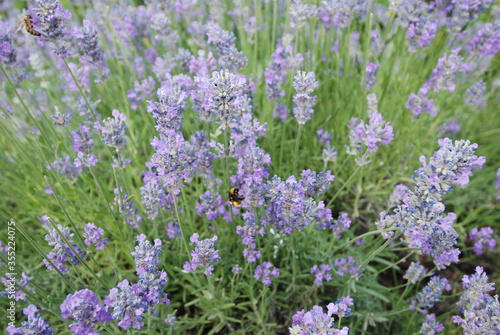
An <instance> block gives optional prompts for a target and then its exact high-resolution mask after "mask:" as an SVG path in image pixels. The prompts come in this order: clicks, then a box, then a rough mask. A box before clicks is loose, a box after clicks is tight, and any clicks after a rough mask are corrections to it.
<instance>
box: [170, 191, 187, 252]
mask: <svg viewBox="0 0 500 335" xmlns="http://www.w3.org/2000/svg"><path fill="white" fill-rule="evenodd" d="M171 194H172V198H173V199H174V210H175V216H176V217H177V223H178V224H179V228H180V230H181V235H182V240H183V241H184V247H185V248H186V254H187V255H188V257H189V258H191V254H190V253H189V243H188V241H187V235H186V232H185V231H184V229H183V228H182V226H183V224H182V223H181V217H180V216H179V208H177V200H175V194H174V193H173V192H172V193H171Z"/></svg>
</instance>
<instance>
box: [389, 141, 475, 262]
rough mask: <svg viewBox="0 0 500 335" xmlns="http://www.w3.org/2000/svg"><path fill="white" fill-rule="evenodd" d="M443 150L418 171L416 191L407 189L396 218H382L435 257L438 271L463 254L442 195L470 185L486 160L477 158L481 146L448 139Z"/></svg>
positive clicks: (396, 211)
mask: <svg viewBox="0 0 500 335" xmlns="http://www.w3.org/2000/svg"><path fill="white" fill-rule="evenodd" d="M439 145H440V147H441V148H440V149H439V150H438V151H436V152H435V153H434V155H433V156H432V157H431V159H430V160H429V164H427V162H426V159H425V157H423V156H422V157H421V158H420V161H421V162H422V164H423V165H424V166H423V167H422V168H420V169H418V170H416V171H415V176H414V177H413V179H414V181H415V184H416V186H415V188H414V190H413V191H412V190H410V189H408V190H407V194H408V196H407V197H406V198H405V199H404V200H403V203H401V204H399V205H398V207H397V208H396V209H395V210H394V214H393V215H389V216H387V217H385V213H384V217H382V220H381V224H383V225H384V226H390V225H392V223H396V226H398V227H402V229H403V232H404V233H405V239H406V241H407V243H408V245H409V246H411V247H417V248H421V249H422V251H423V252H424V253H426V254H430V255H432V257H433V258H434V261H435V263H436V264H437V265H438V268H444V267H445V266H446V265H449V264H450V262H458V255H459V254H460V251H459V250H458V249H454V244H455V243H456V239H457V237H458V234H457V233H456V232H455V230H454V229H453V227H452V224H453V221H454V220H455V218H456V215H455V214H454V213H448V215H446V216H445V215H444V214H442V213H443V211H444V209H445V207H444V205H443V204H442V203H441V202H440V201H441V200H442V196H443V195H444V194H446V193H448V192H450V191H451V190H452V187H451V184H458V185H462V186H464V185H466V184H467V183H468V182H469V176H471V175H472V172H471V171H472V169H473V168H480V167H482V165H483V164H484V162H485V158H484V157H477V156H475V155H474V149H476V148H477V144H470V142H469V141H463V140H462V141H455V143H454V144H453V142H452V141H451V140H450V139H448V138H446V139H441V140H439Z"/></svg>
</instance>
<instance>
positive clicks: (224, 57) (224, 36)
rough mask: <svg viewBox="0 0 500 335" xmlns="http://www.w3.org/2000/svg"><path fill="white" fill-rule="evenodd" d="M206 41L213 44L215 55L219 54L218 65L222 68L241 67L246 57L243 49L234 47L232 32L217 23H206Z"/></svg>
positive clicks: (245, 63) (234, 38) (232, 69)
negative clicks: (215, 50) (239, 49)
mask: <svg viewBox="0 0 500 335" xmlns="http://www.w3.org/2000/svg"><path fill="white" fill-rule="evenodd" d="M207 36H208V43H212V44H214V45H215V47H216V49H217V55H218V56H219V65H220V66H221V67H222V68H223V69H228V70H230V71H236V70H241V69H243V68H244V67H245V66H246V65H247V63H248V59H247V58H246V57H245V55H244V54H243V51H238V49H236V44H235V40H236V37H235V36H234V33H233V32H229V31H226V30H223V29H222V28H221V27H220V26H219V25H218V24H214V23H211V22H209V23H207Z"/></svg>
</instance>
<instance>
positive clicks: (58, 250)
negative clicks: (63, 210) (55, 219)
mask: <svg viewBox="0 0 500 335" xmlns="http://www.w3.org/2000/svg"><path fill="white" fill-rule="evenodd" d="M58 228H59V232H61V234H62V235H63V236H64V238H63V237H61V235H59V232H58V231H57V230H56V229H55V228H51V229H50V230H49V234H47V235H45V241H47V242H48V243H49V245H50V246H53V249H52V251H51V252H49V253H48V254H47V258H48V259H50V260H51V261H52V263H53V264H54V265H55V266H56V267H57V268H58V269H59V270H60V271H61V272H62V273H63V274H64V273H66V271H68V268H67V267H66V266H65V263H66V261H68V262H70V263H71V264H73V265H78V264H80V260H79V259H78V257H77V256H76V255H75V254H74V253H73V250H75V251H76V252H77V253H78V255H79V256H80V259H84V257H85V256H84V255H83V251H82V250H81V249H80V247H78V246H77V245H76V244H75V243H74V242H73V236H74V234H72V233H71V231H70V230H69V228H64V227H63V226H61V225H60V224H59V225H58ZM64 239H66V240H67V241H68V243H69V244H71V247H72V248H73V250H71V248H70V247H69V246H68V244H66V242H65V240H64ZM43 263H44V264H45V266H46V267H47V269H48V270H50V271H55V269H53V268H52V265H50V263H49V262H48V261H47V260H45V259H44V260H43Z"/></svg>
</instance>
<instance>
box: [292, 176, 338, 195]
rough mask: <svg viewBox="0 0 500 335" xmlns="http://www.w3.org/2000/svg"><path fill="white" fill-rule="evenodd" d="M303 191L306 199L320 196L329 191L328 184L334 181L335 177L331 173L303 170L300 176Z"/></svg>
mask: <svg viewBox="0 0 500 335" xmlns="http://www.w3.org/2000/svg"><path fill="white" fill-rule="evenodd" d="M300 176H301V177H302V182H303V185H304V189H305V195H306V196H308V197H315V196H319V195H322V194H323V193H325V192H326V191H327V190H329V189H330V184H331V183H332V182H333V181H334V180H335V176H334V175H332V173H331V171H330V170H328V171H326V173H325V172H323V171H320V172H319V173H317V172H316V171H311V170H304V171H302V173H301V174H300Z"/></svg>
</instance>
